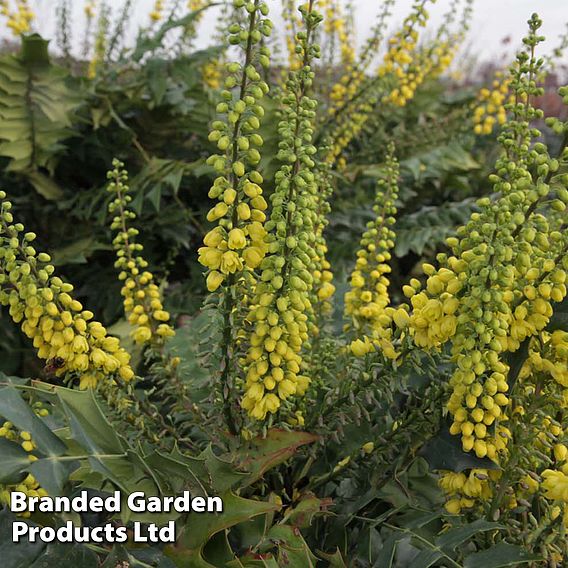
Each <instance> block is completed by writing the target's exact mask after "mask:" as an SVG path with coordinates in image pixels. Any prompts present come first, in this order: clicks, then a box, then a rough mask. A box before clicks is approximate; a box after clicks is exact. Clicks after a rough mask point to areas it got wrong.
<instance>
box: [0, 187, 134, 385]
mask: <svg viewBox="0 0 568 568" xmlns="http://www.w3.org/2000/svg"><path fill="white" fill-rule="evenodd" d="M0 199H1V200H2V207H1V212H0V251H4V252H3V253H2V254H1V255H0V279H1V278H4V279H5V278H8V279H9V281H10V282H11V285H12V286H11V289H10V290H9V291H7V290H3V291H1V292H0V303H1V304H2V305H5V306H10V309H9V312H10V315H11V316H12V318H13V319H14V321H16V322H18V323H20V324H21V328H22V331H23V332H24V333H25V335H26V336H27V337H28V338H30V339H31V340H32V341H33V344H34V346H35V347H36V348H37V349H38V356H39V357H41V358H42V359H45V360H46V361H47V367H48V368H49V369H51V371H52V372H53V373H54V374H55V375H56V376H58V377H63V376H66V377H69V378H70V379H79V381H80V383H79V384H80V387H84V386H85V382H84V381H82V380H81V377H82V375H83V374H89V373H92V374H93V375H94V376H95V377H97V382H98V381H100V380H104V381H107V380H112V378H113V377H114V376H121V377H122V379H123V380H130V379H131V378H132V376H133V372H132V370H131V368H130V366H129V360H130V356H129V355H128V353H126V351H124V350H123V349H122V348H120V347H119V345H118V341H117V340H116V343H114V342H113V343H112V344H111V345H112V349H111V350H108V349H107V347H105V345H104V342H105V340H106V341H107V342H108V340H109V338H108V337H107V335H106V330H105V329H104V328H103V327H102V326H101V325H100V324H99V323H98V322H90V323H89V325H86V320H89V319H91V318H92V317H93V315H92V313H90V312H87V311H82V305H81V303H80V302H78V301H76V300H74V299H73V298H72V296H71V295H70V292H72V290H73V286H71V285H70V284H67V283H65V282H63V281H62V280H61V279H60V278H59V277H57V276H55V275H54V268H53V266H51V265H50V264H49V263H50V261H51V259H50V257H49V255H47V254H45V253H37V252H36V251H35V249H34V248H33V247H32V246H31V242H32V241H33V240H34V239H35V235H34V234H33V233H23V227H22V225H21V224H18V223H14V222H13V215H12V213H10V209H11V204H10V203H9V202H8V201H6V194H5V193H4V192H0ZM22 267H27V268H25V269H24V270H22ZM107 346H108V345H107ZM94 354H97V355H94ZM99 354H100V355H99ZM114 355H116V358H115V357H114ZM111 356H112V364H110V367H112V368H109V360H110V359H109V358H111ZM90 386H94V385H93V384H90Z"/></svg>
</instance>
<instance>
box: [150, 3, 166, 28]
mask: <svg viewBox="0 0 568 568" xmlns="http://www.w3.org/2000/svg"><path fill="white" fill-rule="evenodd" d="M163 17H164V0H155V1H154V5H153V6H152V10H151V12H150V20H151V21H152V23H156V22H159V21H160V20H161V19H162V18H163Z"/></svg>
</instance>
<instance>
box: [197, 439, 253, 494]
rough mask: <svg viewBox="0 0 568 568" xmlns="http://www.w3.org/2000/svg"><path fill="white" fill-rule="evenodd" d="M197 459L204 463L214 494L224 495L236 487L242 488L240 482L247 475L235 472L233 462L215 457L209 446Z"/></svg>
mask: <svg viewBox="0 0 568 568" xmlns="http://www.w3.org/2000/svg"><path fill="white" fill-rule="evenodd" d="M198 457H199V459H202V460H203V461H204V463H205V467H206V468H207V471H208V472H209V479H210V485H211V488H212V489H213V490H214V491H215V492H216V493H224V492H225V491H228V490H229V489H231V488H233V487H235V486H236V485H239V486H242V481H243V480H244V479H246V478H247V477H248V474H247V473H244V472H240V471H237V469H236V468H235V464H234V463H233V462H230V461H226V460H224V459H221V458H220V457H218V456H216V455H215V454H214V452H213V449H212V448H211V446H208V447H207V448H206V449H205V450H203V452H201V454H199V456H198Z"/></svg>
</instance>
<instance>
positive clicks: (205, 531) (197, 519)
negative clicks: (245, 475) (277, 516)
mask: <svg viewBox="0 0 568 568" xmlns="http://www.w3.org/2000/svg"><path fill="white" fill-rule="evenodd" d="M221 498H222V500H223V512H222V513H207V514H200V515H196V514H193V515H190V516H189V518H188V520H187V524H186V525H185V527H184V528H183V531H182V533H181V534H180V536H179V538H178V543H180V544H181V545H182V546H183V547H185V548H187V549H194V550H195V549H201V548H202V547H203V546H204V545H205V543H206V542H207V541H208V540H209V539H210V538H211V537H212V536H213V535H215V534H217V533H218V532H220V531H222V530H224V529H228V528H230V527H232V526H235V525H237V524H238V523H242V522H244V521H247V520H249V519H252V518H253V517H256V516H257V515H262V514H265V513H269V512H271V511H277V510H278V509H279V508H280V507H279V506H278V505H275V504H273V503H266V502H264V501H253V500H251V499H244V498H243V497H237V496H236V495H235V494H234V493H231V492H227V493H225V494H224V495H222V496H221Z"/></svg>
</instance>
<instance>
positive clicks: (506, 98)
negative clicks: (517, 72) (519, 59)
mask: <svg viewBox="0 0 568 568" xmlns="http://www.w3.org/2000/svg"><path fill="white" fill-rule="evenodd" d="M509 86H510V79H507V78H504V77H503V73H502V72H501V71H498V72H497V73H495V79H494V80H493V84H492V88H491V89H488V88H487V87H484V88H482V89H481V90H480V91H479V93H478V94H477V100H476V102H475V106H474V110H473V125H474V126H473V131H474V132H475V133H476V134H480V135H481V134H491V133H492V132H493V130H494V128H495V127H496V125H499V126H502V125H503V124H505V122H506V121H507V111H506V110H505V104H507V103H511V96H510V94H509Z"/></svg>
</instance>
